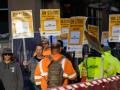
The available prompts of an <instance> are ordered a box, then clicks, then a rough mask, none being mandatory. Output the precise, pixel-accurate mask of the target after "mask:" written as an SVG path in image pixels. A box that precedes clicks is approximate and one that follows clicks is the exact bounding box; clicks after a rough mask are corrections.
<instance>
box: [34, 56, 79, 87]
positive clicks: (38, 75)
mask: <svg viewBox="0 0 120 90" xmlns="http://www.w3.org/2000/svg"><path fill="white" fill-rule="evenodd" d="M60 56H62V55H57V56H55V57H54V55H53V56H52V58H53V60H55V61H57V60H58V59H59V58H60ZM50 63H51V62H50V60H49V59H48V58H47V57H45V58H44V59H43V60H41V61H40V63H39V64H38V65H37V67H36V70H35V77H34V79H35V83H36V85H41V89H46V88H47V82H46V80H48V66H49V64H50ZM60 63H61V64H62V69H63V77H64V78H65V80H64V83H63V85H67V84H68V82H67V79H70V80H74V79H75V78H76V77H77V74H76V72H75V70H74V69H73V67H72V63H71V62H70V61H69V60H68V59H66V58H63V59H62V60H61V62H60ZM45 79H46V80H45Z"/></svg>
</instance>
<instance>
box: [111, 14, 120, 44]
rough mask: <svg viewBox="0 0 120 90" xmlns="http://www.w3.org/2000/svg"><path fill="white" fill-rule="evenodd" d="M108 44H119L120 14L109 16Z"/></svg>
mask: <svg viewBox="0 0 120 90" xmlns="http://www.w3.org/2000/svg"><path fill="white" fill-rule="evenodd" d="M109 42H120V14H116V15H109Z"/></svg>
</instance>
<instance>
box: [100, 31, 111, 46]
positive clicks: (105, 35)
mask: <svg viewBox="0 0 120 90" xmlns="http://www.w3.org/2000/svg"><path fill="white" fill-rule="evenodd" d="M108 34H109V32H108V31H103V32H102V39H101V44H104V45H105V46H108V38H109V36H108Z"/></svg>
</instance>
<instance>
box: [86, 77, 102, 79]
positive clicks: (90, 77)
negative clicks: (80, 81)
mask: <svg viewBox="0 0 120 90" xmlns="http://www.w3.org/2000/svg"><path fill="white" fill-rule="evenodd" d="M87 78H88V79H93V80H96V79H100V78H98V77H87Z"/></svg>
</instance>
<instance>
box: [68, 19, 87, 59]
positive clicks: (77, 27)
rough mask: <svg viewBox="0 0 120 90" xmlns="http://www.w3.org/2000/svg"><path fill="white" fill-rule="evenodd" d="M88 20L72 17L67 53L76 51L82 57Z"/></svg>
mask: <svg viewBox="0 0 120 90" xmlns="http://www.w3.org/2000/svg"><path fill="white" fill-rule="evenodd" d="M86 20H87V17H72V18H71V19H70V28H69V34H68V43H67V51H68V52H71V51H75V52H76V53H78V54H79V56H80V57H82V44H83V33H84V28H85V22H86ZM76 55H77V54H76Z"/></svg>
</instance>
